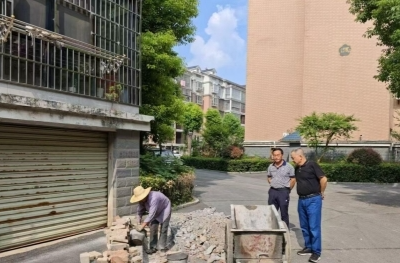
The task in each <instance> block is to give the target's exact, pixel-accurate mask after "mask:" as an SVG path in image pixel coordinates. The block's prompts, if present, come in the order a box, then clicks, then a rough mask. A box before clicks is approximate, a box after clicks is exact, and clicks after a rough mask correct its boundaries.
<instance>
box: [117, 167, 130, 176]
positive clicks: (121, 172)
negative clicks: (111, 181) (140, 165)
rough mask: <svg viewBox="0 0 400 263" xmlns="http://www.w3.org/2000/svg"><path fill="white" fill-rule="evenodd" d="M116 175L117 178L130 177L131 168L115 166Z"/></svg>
mask: <svg viewBox="0 0 400 263" xmlns="http://www.w3.org/2000/svg"><path fill="white" fill-rule="evenodd" d="M116 169H117V171H116V173H115V174H116V176H117V178H126V177H132V171H131V170H132V169H126V168H116Z"/></svg>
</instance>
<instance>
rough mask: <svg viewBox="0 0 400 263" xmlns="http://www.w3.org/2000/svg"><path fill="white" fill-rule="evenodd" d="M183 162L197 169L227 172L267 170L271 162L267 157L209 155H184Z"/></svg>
mask: <svg viewBox="0 0 400 263" xmlns="http://www.w3.org/2000/svg"><path fill="white" fill-rule="evenodd" d="M182 160H183V162H184V163H185V164H186V165H188V166H192V167H194V168H197V169H208V170H217V171H227V172H255V171H266V170H267V168H268V165H269V164H270V163H271V161H270V160H269V159H266V158H246V159H238V160H230V159H222V158H207V157H182Z"/></svg>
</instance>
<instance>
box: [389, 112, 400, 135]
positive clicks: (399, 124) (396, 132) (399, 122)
mask: <svg viewBox="0 0 400 263" xmlns="http://www.w3.org/2000/svg"><path fill="white" fill-rule="evenodd" d="M396 114H397V116H394V118H395V119H396V120H397V122H398V123H397V124H395V126H397V127H400V111H396ZM390 135H392V137H393V139H395V140H396V141H400V132H399V131H396V130H391V131H390Z"/></svg>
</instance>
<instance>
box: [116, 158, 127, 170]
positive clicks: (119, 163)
mask: <svg viewBox="0 0 400 263" xmlns="http://www.w3.org/2000/svg"><path fill="white" fill-rule="evenodd" d="M115 167H116V168H126V160H125V159H117V160H116V161H115Z"/></svg>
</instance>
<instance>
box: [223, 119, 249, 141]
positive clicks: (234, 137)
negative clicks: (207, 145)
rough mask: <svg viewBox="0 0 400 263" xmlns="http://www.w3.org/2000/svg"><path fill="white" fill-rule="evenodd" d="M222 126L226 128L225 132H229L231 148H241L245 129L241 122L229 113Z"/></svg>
mask: <svg viewBox="0 0 400 263" xmlns="http://www.w3.org/2000/svg"><path fill="white" fill-rule="evenodd" d="M222 125H223V126H224V130H226V131H229V133H228V144H229V146H231V145H234V146H241V145H242V144H243V141H244V128H243V126H242V124H241V123H240V120H239V119H238V118H237V117H236V116H235V115H234V114H232V113H228V114H225V115H224V118H223V119H222Z"/></svg>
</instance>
